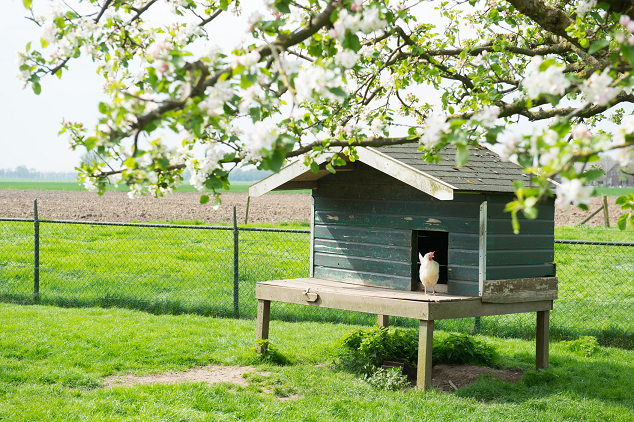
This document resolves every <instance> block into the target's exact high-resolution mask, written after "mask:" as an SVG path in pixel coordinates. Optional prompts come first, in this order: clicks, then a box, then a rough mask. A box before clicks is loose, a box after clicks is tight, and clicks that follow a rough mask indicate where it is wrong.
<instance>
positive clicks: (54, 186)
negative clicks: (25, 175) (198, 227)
mask: <svg viewBox="0 0 634 422" xmlns="http://www.w3.org/2000/svg"><path fill="white" fill-rule="evenodd" d="M253 183H255V182H231V189H230V190H229V191H222V192H231V193H243V192H249V186H251V185H252V184H253ZM0 189H28V190H32V189H35V190H68V191H85V190H86V189H85V188H84V186H83V185H80V184H79V183H78V182H76V181H67V180H66V181H58V182H54V181H53V182H49V181H46V180H32V181H24V180H17V181H11V180H0ZM112 190H114V189H112V188H109V189H108V191H112ZM116 191H117V192H129V191H130V188H129V187H127V186H119V188H117V189H116ZM178 192H198V191H197V190H196V188H194V187H193V186H192V185H188V184H184V185H181V186H180V187H179V188H178ZM273 193H277V192H273ZM283 193H310V190H306V189H304V190H289V191H284V192H283Z"/></svg>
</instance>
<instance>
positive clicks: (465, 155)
mask: <svg viewBox="0 0 634 422" xmlns="http://www.w3.org/2000/svg"><path fill="white" fill-rule="evenodd" d="M468 159H469V148H467V146H466V145H458V150H457V151H456V165H458V166H464V165H465V163H466V162H467V160H468Z"/></svg>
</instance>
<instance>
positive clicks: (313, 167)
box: [310, 161, 319, 173]
mask: <svg viewBox="0 0 634 422" xmlns="http://www.w3.org/2000/svg"><path fill="white" fill-rule="evenodd" d="M310 170H311V171H312V172H313V173H317V172H318V171H319V164H317V163H316V162H314V161H313V162H311V163H310Z"/></svg>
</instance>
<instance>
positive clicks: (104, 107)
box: [99, 103, 108, 114]
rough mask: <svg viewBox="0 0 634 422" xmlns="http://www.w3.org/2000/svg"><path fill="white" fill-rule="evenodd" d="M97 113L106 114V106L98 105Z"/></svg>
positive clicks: (104, 104)
mask: <svg viewBox="0 0 634 422" xmlns="http://www.w3.org/2000/svg"><path fill="white" fill-rule="evenodd" d="M99 113H101V114H108V106H107V105H106V103H99Z"/></svg>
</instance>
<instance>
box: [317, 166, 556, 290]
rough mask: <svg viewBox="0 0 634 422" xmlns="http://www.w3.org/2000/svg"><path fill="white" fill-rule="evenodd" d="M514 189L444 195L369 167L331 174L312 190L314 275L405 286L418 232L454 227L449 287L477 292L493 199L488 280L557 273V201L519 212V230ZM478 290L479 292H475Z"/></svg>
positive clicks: (409, 283) (414, 275)
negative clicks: (511, 208)
mask: <svg viewBox="0 0 634 422" xmlns="http://www.w3.org/2000/svg"><path fill="white" fill-rule="evenodd" d="M512 198H513V196H512V194H508V193H499V194H495V193H487V194H485V193H466V192H455V193H454V200H452V201H440V200H438V199H436V198H433V197H432V196H430V195H427V194H426V193H424V192H421V191H418V190H417V189H415V188H413V187H411V186H408V185H406V184H405V183H403V182H400V181H399V180H397V179H395V178H392V177H390V176H388V175H386V174H384V173H381V172H380V171H377V170H374V169H372V168H371V167H369V166H367V165H365V164H363V163H356V166H355V170H354V171H350V172H340V173H336V174H334V175H327V176H325V177H323V178H321V179H319V181H318V188H317V189H315V190H313V199H314V207H315V208H314V209H315V212H314V220H313V222H314V228H315V229H314V233H315V239H314V242H315V243H314V252H315V262H314V274H315V277H320V278H324V279H328V280H336V281H344V282H348V283H354V284H367V285H371V286H377V287H388V288H393V289H400V290H412V289H415V288H416V283H417V280H418V265H417V264H415V262H416V261H417V260H418V257H417V255H416V254H417V249H418V245H417V244H415V243H416V242H417V240H414V239H415V236H414V231H416V230H430V231H445V232H448V234H449V235H448V265H447V273H448V281H447V284H448V286H447V287H448V292H449V293H455V294H468V295H478V246H479V244H478V232H479V206H480V204H481V203H482V201H484V200H486V201H487V203H488V210H487V211H488V214H487V217H488V220H487V226H488V234H487V279H514V278H528V277H540V276H550V275H553V273H554V266H553V264H552V261H553V258H554V206H553V201H552V199H549V200H548V201H547V202H545V203H542V204H539V205H538V211H539V218H537V219H535V220H527V219H525V218H523V217H520V230H521V233H520V234H518V235H515V234H513V228H512V225H511V216H510V214H509V213H505V212H504V207H505V204H506V203H507V202H509V201H511V200H512ZM474 292H475V293H474Z"/></svg>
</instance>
